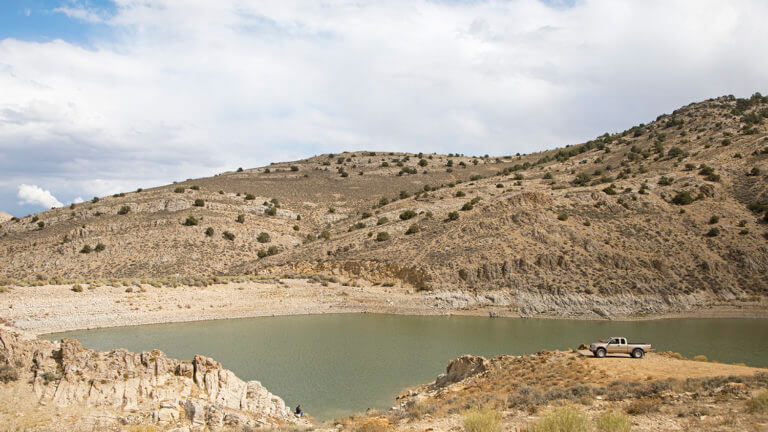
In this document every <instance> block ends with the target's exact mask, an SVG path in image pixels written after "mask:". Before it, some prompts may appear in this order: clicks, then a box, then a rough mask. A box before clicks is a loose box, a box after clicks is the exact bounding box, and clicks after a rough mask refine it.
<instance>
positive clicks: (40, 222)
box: [37, 221, 45, 229]
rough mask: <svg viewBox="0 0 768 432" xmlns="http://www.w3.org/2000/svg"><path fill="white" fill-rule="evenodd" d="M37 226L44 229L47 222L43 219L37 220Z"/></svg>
mask: <svg viewBox="0 0 768 432" xmlns="http://www.w3.org/2000/svg"><path fill="white" fill-rule="evenodd" d="M37 227H38V228H40V229H43V228H45V222H43V221H38V222H37Z"/></svg>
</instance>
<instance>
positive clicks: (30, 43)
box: [0, 0, 768, 216]
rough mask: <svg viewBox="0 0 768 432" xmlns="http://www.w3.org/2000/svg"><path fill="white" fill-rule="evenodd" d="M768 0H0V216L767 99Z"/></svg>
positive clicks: (534, 142)
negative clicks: (363, 156)
mask: <svg viewBox="0 0 768 432" xmlns="http://www.w3.org/2000/svg"><path fill="white" fill-rule="evenodd" d="M766 17H768V2H766V1H765V0H642V1H640V0H631V1H630V0H575V1H574V0H570V1H569V0H546V1H545V0H508V1H503V0H488V1H482V0H465V1H461V0H386V1H382V0H377V1H374V0H371V1H366V0H316V1H309V0H274V1H270V0H216V1H209V0H184V1H179V0H3V1H2V3H0V210H4V211H7V212H9V213H12V214H14V215H17V216H21V215H25V214H29V213H33V212H37V211H41V210H43V209H45V208H48V207H50V206H60V205H66V204H67V203H70V202H73V201H76V200H80V199H86V200H87V199H90V198H91V197H93V196H102V195H106V194H112V193H115V192H119V191H129V190H134V189H136V188H137V187H150V186H153V185H160V184H165V183H169V182H171V181H173V180H183V179H186V178H190V177H202V176H208V175H212V174H215V173H219V172H222V171H226V170H232V169H235V168H237V167H240V166H242V167H253V166H259V165H264V164H267V163H269V162H273V161H283V160H291V159H298V158H302V157H306V156H310V155H313V154H319V153H324V152H340V151H344V150H361V149H365V150H404V151H424V152H432V151H436V152H443V153H454V152H458V153H466V154H485V153H489V154H496V155H498V154H513V153H516V152H523V153H527V152H530V151H536V150H541V149H546V148H552V147H556V146H562V145H565V144H570V143H577V142H581V141H584V140H586V139H589V138H592V137H594V136H597V135H600V134H602V133H604V132H612V131H619V130H623V129H626V128H628V127H630V126H632V125H634V124H637V123H641V122H648V121H651V120H653V119H654V118H655V117H656V116H657V115H658V114H660V113H664V112H671V111H672V110H674V109H675V108H677V107H679V106H681V105H684V104H687V103H689V102H693V101H698V100H703V99H707V98H709V97H713V96H719V95H724V94H735V95H737V96H748V95H750V94H752V93H753V92H755V91H761V92H763V93H766V92H768V56H765V55H764V52H763V51H764V49H765V46H764V40H765V37H766V36H765V18H766Z"/></svg>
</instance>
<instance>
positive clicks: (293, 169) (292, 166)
mask: <svg viewBox="0 0 768 432" xmlns="http://www.w3.org/2000/svg"><path fill="white" fill-rule="evenodd" d="M298 170H299V167H297V166H296V165H291V171H293V172H296V171H298Z"/></svg>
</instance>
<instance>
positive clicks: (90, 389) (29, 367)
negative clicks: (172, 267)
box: [0, 330, 296, 428]
mask: <svg viewBox="0 0 768 432" xmlns="http://www.w3.org/2000/svg"><path fill="white" fill-rule="evenodd" d="M0 363H3V364H8V365H14V366H15V367H16V369H17V371H18V372H19V382H20V383H21V382H23V381H22V380H27V379H28V380H29V382H31V389H30V390H32V391H34V394H35V395H36V397H37V399H38V401H39V403H40V404H42V405H51V404H52V405H54V406H56V407H59V408H60V409H63V410H64V412H66V410H67V408H73V409H78V410H83V409H84V410H83V411H82V412H81V416H80V419H79V420H78V421H80V422H83V423H89V422H91V423H92V422H97V423H99V424H102V425H108V424H110V423H111V424H113V425H118V424H123V425H129V424H147V423H154V424H158V425H162V426H163V427H171V426H173V427H184V426H190V425H191V426H200V427H209V428H218V427H222V426H233V427H259V426H274V425H279V424H285V423H291V422H294V423H295V422H296V418H295V416H294V415H293V414H291V411H290V409H288V408H287V407H286V406H285V403H284V402H283V400H282V399H280V398H279V397H277V396H275V395H273V394H271V393H270V392H269V391H267V389H265V388H264V387H263V386H262V385H261V384H259V383H258V382H257V381H250V382H244V381H242V380H241V379H239V378H238V377H237V376H235V374H234V373H232V372H231V371H229V370H226V369H223V368H222V366H221V364H219V363H218V362H217V361H215V360H213V359H210V358H207V357H204V356H200V355H196V356H195V357H194V359H193V360H192V361H191V362H190V361H179V360H176V359H170V358H168V357H166V356H165V354H163V353H162V352H160V351H157V350H155V351H152V352H143V353H140V354H138V353H132V352H129V351H126V350H122V349H119V350H113V351H109V352H96V351H93V350H90V349H87V348H84V347H83V346H82V345H81V344H80V343H79V342H78V341H76V340H74V339H63V340H62V341H61V342H60V343H59V344H55V343H52V342H48V341H42V340H37V339H33V340H24V339H23V338H21V337H20V336H19V335H17V334H14V333H11V332H7V331H1V330H0Z"/></svg>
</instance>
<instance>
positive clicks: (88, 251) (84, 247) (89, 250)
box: [80, 245, 93, 254]
mask: <svg viewBox="0 0 768 432" xmlns="http://www.w3.org/2000/svg"><path fill="white" fill-rule="evenodd" d="M91 252H93V249H91V247H90V246H89V245H85V246H83V248H82V249H80V253H84V254H89V253H91Z"/></svg>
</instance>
